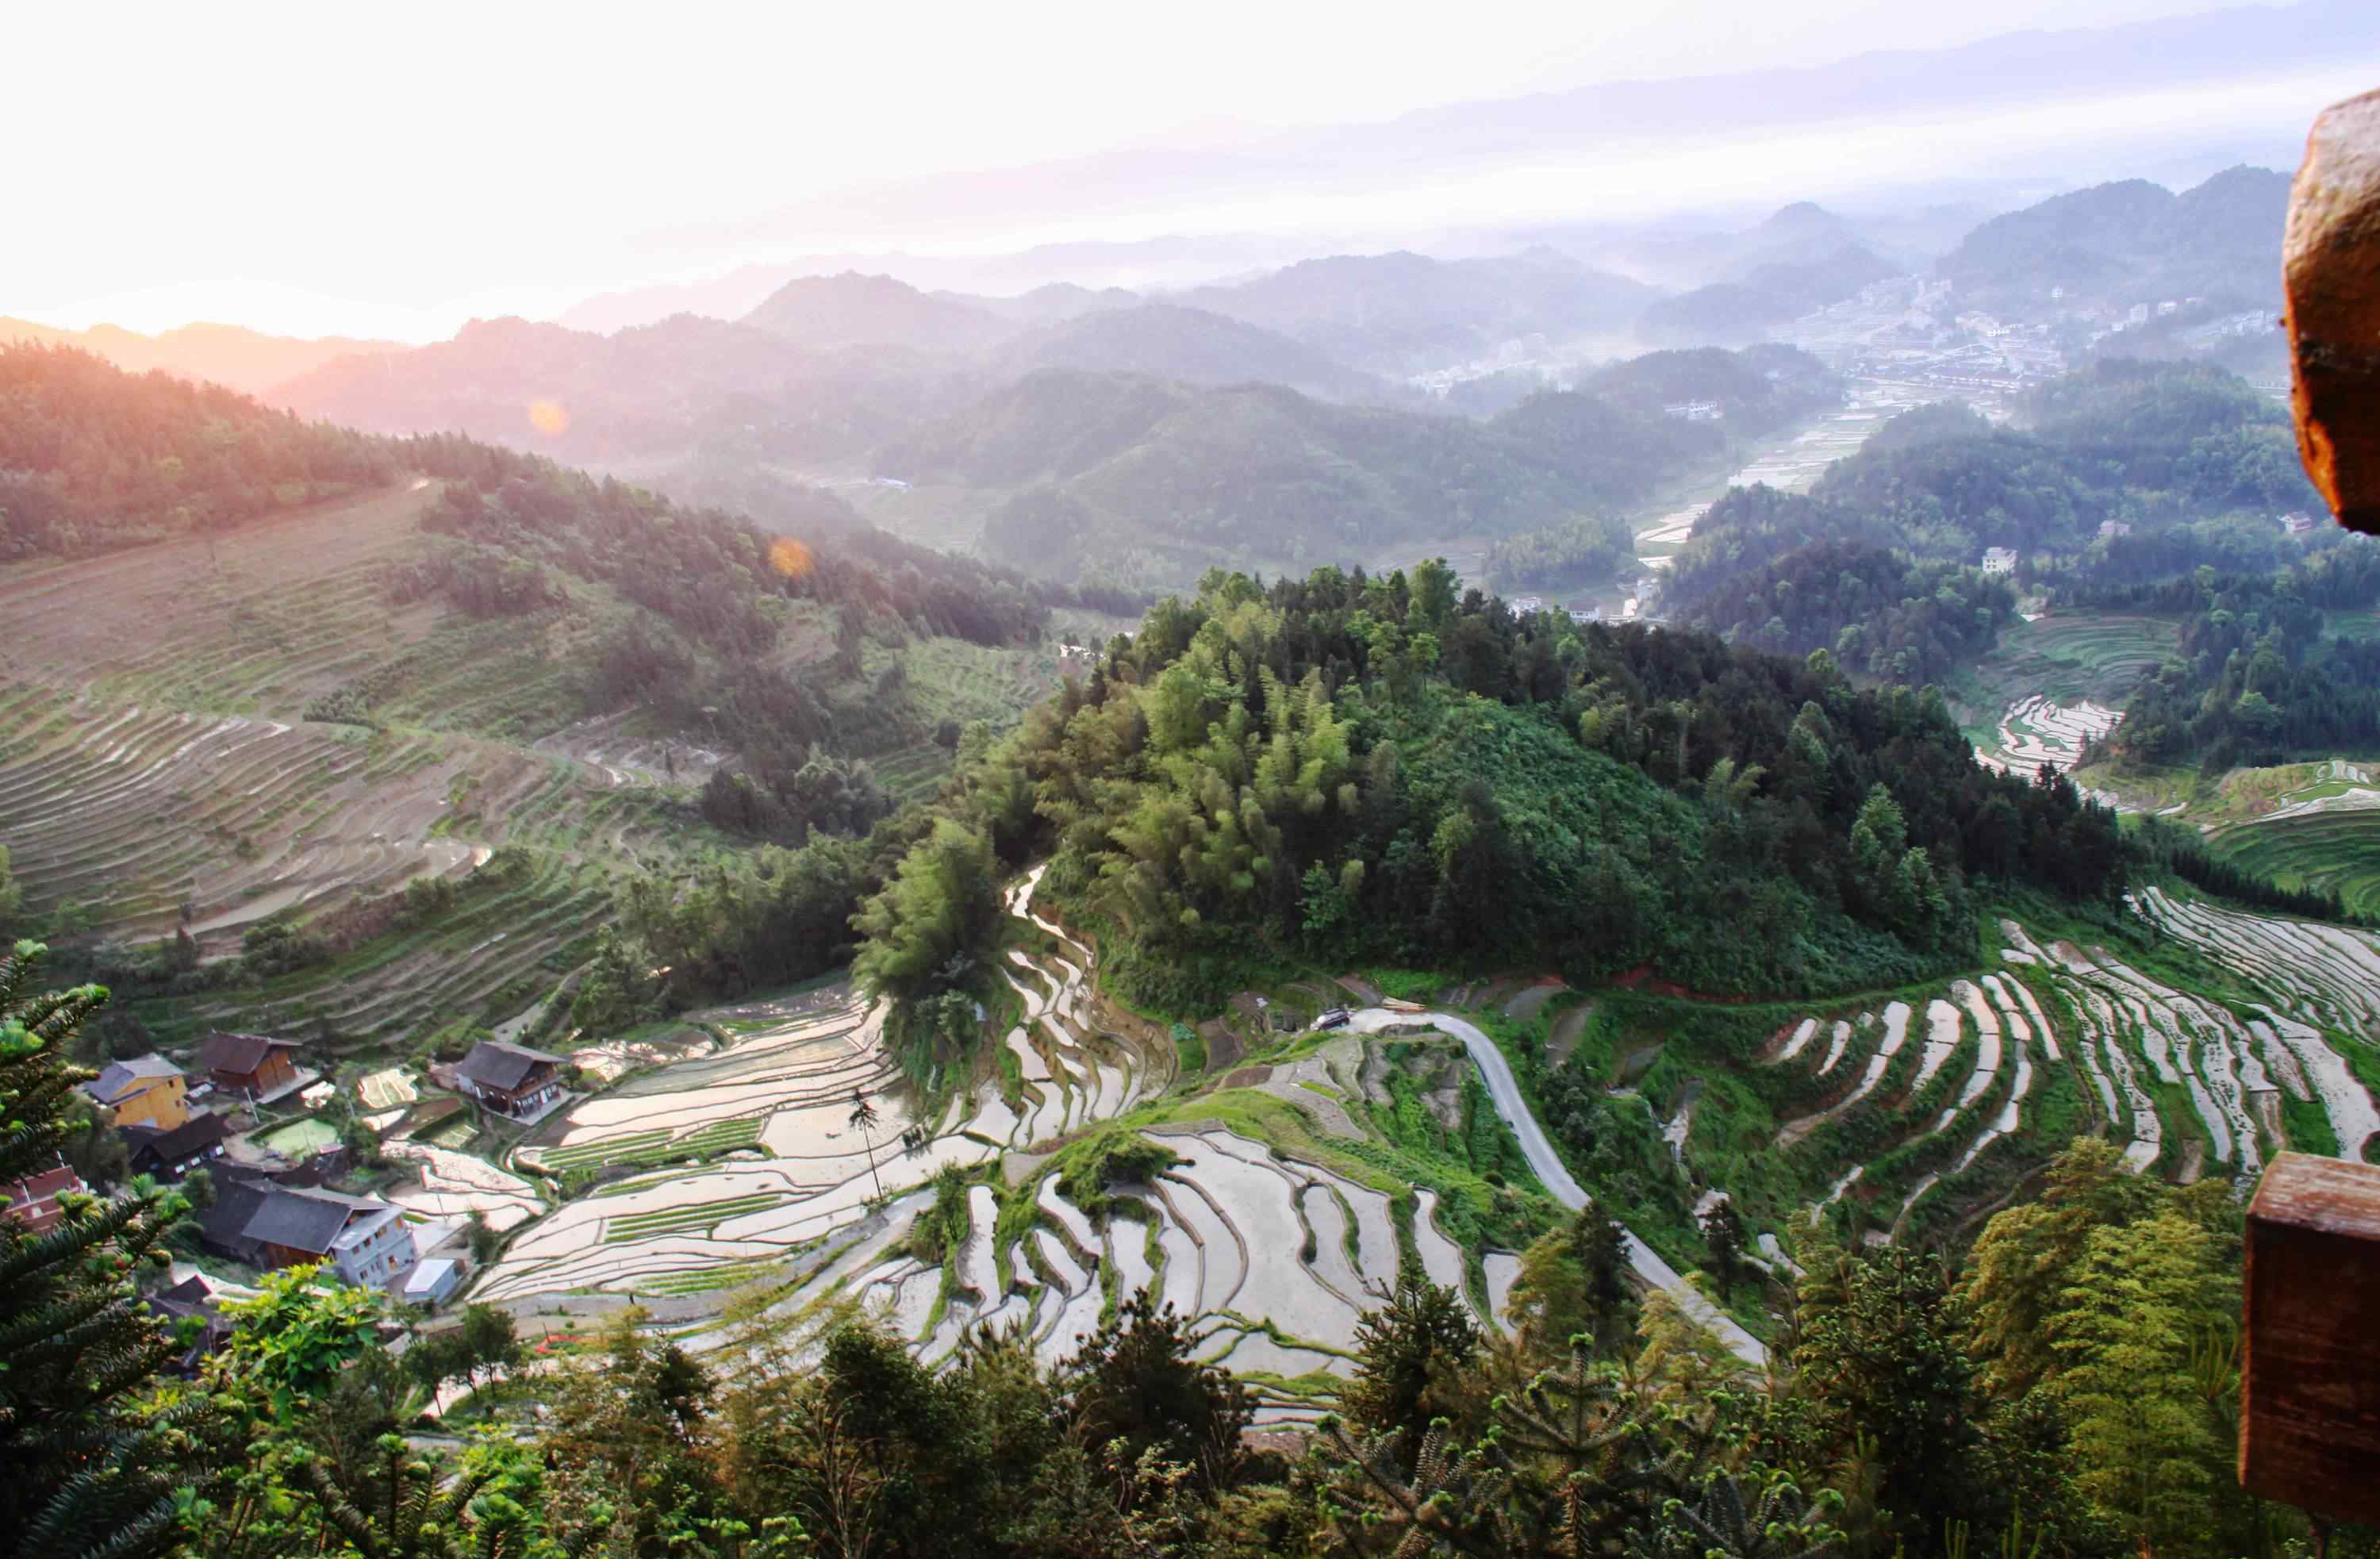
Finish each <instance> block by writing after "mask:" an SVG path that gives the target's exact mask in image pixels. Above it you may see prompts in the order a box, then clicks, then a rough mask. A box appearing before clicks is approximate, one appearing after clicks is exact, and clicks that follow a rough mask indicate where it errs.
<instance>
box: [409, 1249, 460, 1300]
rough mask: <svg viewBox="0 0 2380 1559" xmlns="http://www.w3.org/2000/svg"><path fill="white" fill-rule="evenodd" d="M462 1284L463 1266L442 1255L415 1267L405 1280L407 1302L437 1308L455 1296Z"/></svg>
mask: <svg viewBox="0 0 2380 1559" xmlns="http://www.w3.org/2000/svg"><path fill="white" fill-rule="evenodd" d="M462 1285H463V1269H462V1267H461V1266H459V1265H458V1264H456V1263H455V1262H454V1261H448V1260H447V1259H446V1258H444V1257H443V1256H442V1257H440V1258H439V1259H438V1260H436V1261H424V1262H422V1263H421V1264H420V1265H419V1266H417V1267H415V1268H414V1269H413V1272H412V1273H411V1274H410V1275H409V1276H407V1278H406V1280H405V1302H406V1303H407V1304H408V1305H419V1306H421V1307H423V1308H424V1309H435V1308H436V1307H438V1306H440V1305H443V1304H444V1303H445V1302H446V1301H447V1300H448V1299H449V1298H451V1297H454V1293H455V1289H457V1288H459V1287H461V1286H462Z"/></svg>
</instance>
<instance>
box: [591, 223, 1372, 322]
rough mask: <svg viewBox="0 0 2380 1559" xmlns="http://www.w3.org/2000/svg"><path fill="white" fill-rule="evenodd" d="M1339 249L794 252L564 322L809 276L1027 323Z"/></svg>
mask: <svg viewBox="0 0 2380 1559" xmlns="http://www.w3.org/2000/svg"><path fill="white" fill-rule="evenodd" d="M1334 247H1337V248H1343V247H1345V246H1344V245H1333V244H1331V243H1330V242H1328V241H1327V240H1326V241H1318V240H1317V239H1315V238H1273V237H1265V236H1257V235H1233V234H1220V235H1212V236H1208V237H1203V238H1185V237H1166V238H1133V239H1122V240H1116V239H1108V240H1085V241H1081V242H1075V243H1062V244H1037V245H1035V246H1033V247H1031V248H1029V249H1022V250H1010V251H1008V252H1005V253H998V254H966V255H942V254H908V253H904V252H902V251H900V250H883V251H878V252H875V253H867V254H862V253H856V252H846V253H841V254H806V255H795V256H793V257H791V258H788V259H785V260H782V261H772V262H767V263H763V264H753V265H739V266H736V267H735V268H734V269H732V270H729V271H726V272H724V273H722V274H720V275H717V276H712V277H709V278H706V279H704V280H701V281H695V282H664V283H658V284H655V285H652V286H637V287H627V288H624V289H621V290H619V291H615V292H604V293H598V294H596V295H595V296H594V297H591V298H587V299H586V300H584V301H583V302H579V303H576V304H573V305H572V306H571V307H570V308H568V309H566V310H565V311H563V312H562V313H561V314H560V315H559V316H558V317H557V323H561V324H565V325H568V326H570V327H571V328H572V329H573V330H594V331H604V332H610V331H614V330H620V329H624V328H625V327H627V326H629V325H637V324H650V323H653V322H655V321H657V320H664V319H667V318H668V317H669V316H670V315H672V314H688V313H691V314H708V315H710V317H711V318H712V319H719V320H733V319H741V318H742V317H743V316H745V315H746V314H748V313H750V312H751V311H753V310H754V309H757V308H759V306H760V304H761V303H762V301H763V300H765V299H766V298H768V297H769V295H770V294H771V293H773V292H775V291H777V290H778V289H779V288H780V287H783V286H785V285H786V284H787V283H789V282H794V281H798V280H800V279H801V278H803V277H805V276H836V275H841V274H844V272H846V271H858V272H861V273H863V274H870V275H876V274H882V275H889V276H892V277H894V278H896V279H898V280H900V281H904V282H906V283H907V284H909V285H910V286H914V287H917V288H919V289H920V290H922V291H926V292H931V293H952V294H955V295H957V297H958V298H959V300H960V301H962V302H969V303H975V304H977V305H980V306H981V307H984V308H986V309H989V310H990V311H992V312H994V313H999V314H1002V315H1003V316H1004V317H1026V316H1027V315H1029V314H1030V312H1031V309H1032V307H1033V306H1032V305H1028V306H1027V308H1026V311H1025V312H1024V313H1023V314H1020V313H1018V312H1016V311H1014V310H1013V309H1012V308H1011V307H1010V306H1011V305H1015V304H1022V303H1025V301H1026V298H1030V297H1032V296H1033V295H1034V294H1037V293H1041V292H1046V291H1049V290H1050V289H1052V288H1059V289H1062V290H1065V291H1069V292H1079V291H1084V290H1090V289H1096V290H1098V291H1099V292H1102V293H1108V292H1114V291H1123V290H1132V289H1145V288H1150V287H1185V286H1201V285H1203V284H1205V283H1208V282H1210V281H1214V280H1217V279H1219V278H1223V277H1230V276H1239V275H1245V274H1251V273H1254V272H1258V271H1266V270H1270V269H1272V268H1274V267H1276V266H1280V265H1286V264H1289V263H1291V262H1294V261H1298V260H1303V259H1305V258H1307V257H1308V256H1310V255H1312V254H1314V253H1316V252H1318V250H1330V249H1331V248H1334ZM1041 323H1047V321H1046V319H1044V320H1042V322H1041Z"/></svg>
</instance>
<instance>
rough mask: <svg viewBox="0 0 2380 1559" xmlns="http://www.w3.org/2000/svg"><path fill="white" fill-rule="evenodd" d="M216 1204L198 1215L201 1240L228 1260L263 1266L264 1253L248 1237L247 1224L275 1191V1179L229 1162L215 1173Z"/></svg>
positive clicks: (202, 1243) (202, 1244) (206, 1246)
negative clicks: (272, 1179)
mask: <svg viewBox="0 0 2380 1559" xmlns="http://www.w3.org/2000/svg"><path fill="white" fill-rule="evenodd" d="M214 1182H215V1200H214V1204H213V1205H212V1206H211V1207H209V1208H208V1209H207V1210H206V1211H205V1212H201V1213H200V1214H199V1243H200V1245H201V1246H204V1247H205V1248H207V1249H209V1250H211V1251H212V1252H214V1253H215V1254H216V1255H218V1256H221V1257H223V1258H224V1259H225V1260H226V1261H242V1262H245V1263H247V1264H248V1265H249V1266H251V1267H259V1266H262V1265H264V1260H263V1253H262V1252H261V1250H260V1249H258V1248H257V1244H256V1242H255V1241H254V1240H252V1239H250V1238H249V1237H248V1224H249V1219H251V1218H253V1217H255V1216H256V1212H257V1209H259V1208H261V1207H262V1206H263V1205H264V1199H265V1198H266V1197H268V1196H270V1195H272V1194H273V1190H274V1186H273V1182H272V1181H270V1180H267V1179H266V1178H265V1177H264V1176H263V1175H260V1174H258V1173H256V1172H255V1171H254V1170H250V1169H246V1168H240V1167H235V1166H232V1165H228V1164H226V1165H225V1167H224V1168H222V1169H221V1170H218V1171H215V1172H214Z"/></svg>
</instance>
